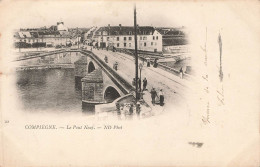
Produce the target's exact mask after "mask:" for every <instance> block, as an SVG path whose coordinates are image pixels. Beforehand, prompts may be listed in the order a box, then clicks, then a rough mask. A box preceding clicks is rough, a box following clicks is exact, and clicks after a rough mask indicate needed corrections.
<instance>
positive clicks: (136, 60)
mask: <svg viewBox="0 0 260 167" xmlns="http://www.w3.org/2000/svg"><path fill="white" fill-rule="evenodd" d="M134 28H135V81H136V83H135V94H136V98H135V103H137V101H138V99H139V97H138V83H137V79H138V55H137V29H136V5H134Z"/></svg>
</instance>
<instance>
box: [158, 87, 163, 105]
mask: <svg viewBox="0 0 260 167" xmlns="http://www.w3.org/2000/svg"><path fill="white" fill-rule="evenodd" d="M159 98H160V106H163V105H164V93H163V91H162V89H161V90H160V92H159Z"/></svg>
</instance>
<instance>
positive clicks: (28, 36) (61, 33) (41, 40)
mask: <svg viewBox="0 0 260 167" xmlns="http://www.w3.org/2000/svg"><path fill="white" fill-rule="evenodd" d="M80 40H81V36H80V35H79V34H78V31H71V32H70V31H68V28H67V27H65V26H64V23H63V22H58V23H57V25H55V26H51V27H50V28H46V27H44V28H38V29H20V30H19V31H16V32H15V33H14V43H15V46H16V47H46V46H47V47H48V46H49V47H54V46H67V45H73V44H77V43H78V41H80Z"/></svg>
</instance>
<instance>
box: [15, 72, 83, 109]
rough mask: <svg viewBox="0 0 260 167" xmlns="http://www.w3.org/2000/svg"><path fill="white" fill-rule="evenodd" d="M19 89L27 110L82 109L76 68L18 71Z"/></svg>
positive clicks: (20, 97)
mask: <svg viewBox="0 0 260 167" xmlns="http://www.w3.org/2000/svg"><path fill="white" fill-rule="evenodd" d="M17 90H18V96H19V99H20V100H21V101H22V104H23V109H24V110H27V111H43V110H45V111H65V112H81V111H82V104H81V88H80V87H79V86H77V85H76V84H75V76H74V69H42V70H27V71H17Z"/></svg>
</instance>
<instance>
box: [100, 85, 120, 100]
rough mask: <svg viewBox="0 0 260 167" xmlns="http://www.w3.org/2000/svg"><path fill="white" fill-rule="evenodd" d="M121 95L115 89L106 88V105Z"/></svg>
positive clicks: (111, 87)
mask: <svg viewBox="0 0 260 167" xmlns="http://www.w3.org/2000/svg"><path fill="white" fill-rule="evenodd" d="M120 96H121V95H120V93H119V92H118V90H117V89H116V88H114V87H113V86H108V87H107V88H106V89H105V91H104V100H105V101H106V102H107V103H111V102H113V101H114V100H115V99H117V98H119V97H120Z"/></svg>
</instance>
